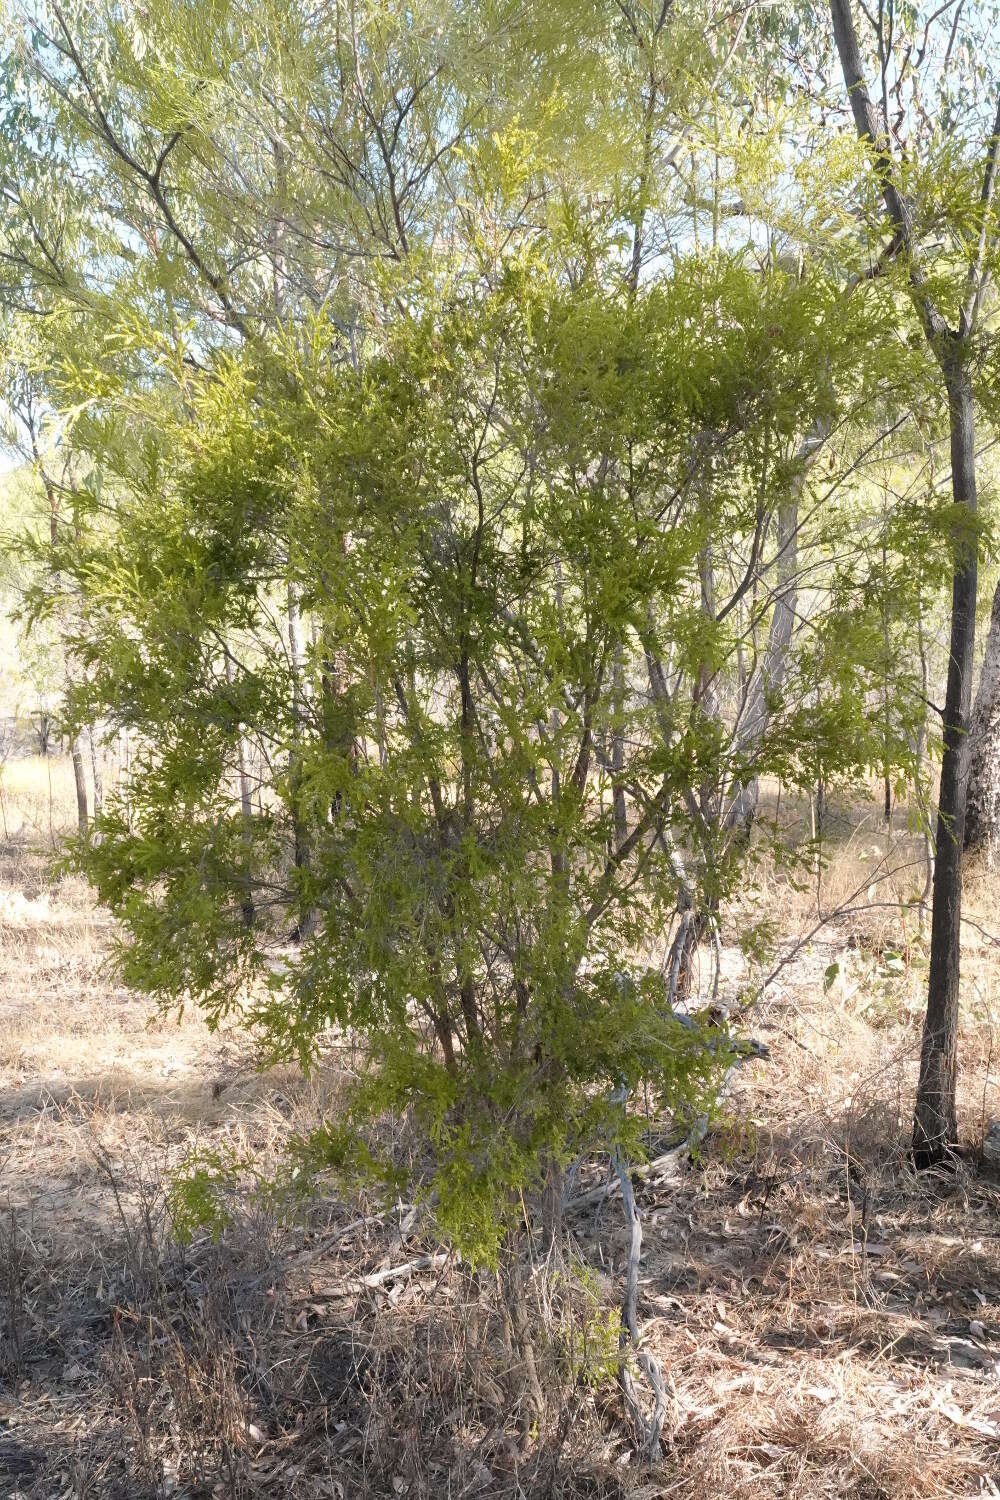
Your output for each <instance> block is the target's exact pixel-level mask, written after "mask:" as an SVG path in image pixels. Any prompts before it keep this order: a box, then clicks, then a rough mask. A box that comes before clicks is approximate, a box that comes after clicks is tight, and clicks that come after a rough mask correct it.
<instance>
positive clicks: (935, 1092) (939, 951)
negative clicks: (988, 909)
mask: <svg viewBox="0 0 1000 1500" xmlns="http://www.w3.org/2000/svg"><path fill="white" fill-rule="evenodd" d="M948 398H949V415H950V424H951V471H952V492H953V495H954V499H955V503H956V505H959V506H962V507H963V508H964V510H965V512H966V513H967V514H968V515H969V516H973V515H975V511H976V442H975V414H974V410H973V402H972V389H971V386H970V383H969V379H968V375H967V373H966V371H965V370H964V369H963V368H962V367H961V366H959V368H958V369H956V370H953V371H952V372H951V373H950V375H949V377H948ZM957 545H958V551H957V554H956V557H955V575H954V584H953V587H952V607H951V649H950V654H949V658H948V686H947V690H946V694H945V706H944V755H943V758H942V761H941V790H940V794H939V797H938V824H937V851H936V858H935V862H934V905H933V909H932V913H931V957H930V978H929V983H928V992H927V1015H926V1017H925V1020H924V1036H923V1045H922V1047H921V1052H920V1080H919V1083H918V1085H917V1100H916V1109H915V1114H914V1121H913V1159H914V1162H915V1163H916V1165H917V1166H918V1167H924V1166H929V1165H932V1164H933V1163H934V1162H938V1161H940V1160H941V1159H942V1158H943V1157H944V1156H945V1155H946V1154H947V1152H948V1151H949V1150H950V1148H951V1147H953V1146H954V1144H955V1142H956V1140H957V1138H958V1121H957V1116H956V1108H955V1089H956V1064H957V1054H958V1000H959V967H960V956H961V922H962V849H963V845H964V843H965V810H966V796H967V792H968V781H969V709H970V703H971V697H972V673H973V651H974V647H975V633H976V580H977V556H976V553H977V548H976V543H975V540H974V538H972V537H970V536H968V535H966V536H964V537H963V536H960V537H959V538H958V543H957Z"/></svg>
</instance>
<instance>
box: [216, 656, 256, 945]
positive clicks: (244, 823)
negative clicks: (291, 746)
mask: <svg viewBox="0 0 1000 1500" xmlns="http://www.w3.org/2000/svg"><path fill="white" fill-rule="evenodd" d="M223 650H224V651H225V655H226V682H227V683H228V684H229V686H230V687H232V686H233V682H234V680H235V673H234V671H233V658H232V656H231V654H230V652H229V648H228V647H223ZM236 753H237V765H238V774H239V783H240V823H241V835H242V839H243V848H244V850H245V855H246V861H247V884H246V890H245V892H244V895H243V900H242V902H241V903H240V911H241V912H242V915H243V921H244V924H245V925H246V926H247V927H252V926H253V919H254V905H253V893H252V889H251V886H250V870H251V860H252V854H253V794H252V790H251V786H250V775H249V772H248V770H247V753H246V742H245V741H244V739H243V734H242V731H240V732H239V733H238V735H237V751H236Z"/></svg>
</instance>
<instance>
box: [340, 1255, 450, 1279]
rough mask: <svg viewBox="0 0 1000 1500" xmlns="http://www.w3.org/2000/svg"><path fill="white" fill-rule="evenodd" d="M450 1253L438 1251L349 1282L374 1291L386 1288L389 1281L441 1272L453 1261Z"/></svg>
mask: <svg viewBox="0 0 1000 1500" xmlns="http://www.w3.org/2000/svg"><path fill="white" fill-rule="evenodd" d="M451 1258H452V1257H451V1255H450V1253H448V1252H446V1251H443V1250H442V1251H438V1253H437V1254H436V1255H417V1256H415V1257H414V1259H413V1260H408V1261H404V1262H403V1264H402V1265H400V1266H389V1267H387V1269H386V1270H384V1271H373V1272H372V1273H371V1275H370V1276H354V1277H349V1278H348V1280H350V1281H353V1282H355V1283H360V1284H361V1286H364V1287H368V1288H369V1289H373V1288H376V1287H380V1286H384V1285H385V1283H386V1282H387V1281H398V1280H400V1279H401V1278H402V1277H404V1276H412V1275H413V1274H414V1272H415V1271H431V1270H434V1271H439V1270H440V1269H441V1267H442V1266H446V1265H447V1264H448V1262H449V1260H451Z"/></svg>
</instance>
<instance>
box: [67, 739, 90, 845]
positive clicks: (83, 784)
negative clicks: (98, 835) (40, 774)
mask: <svg viewBox="0 0 1000 1500" xmlns="http://www.w3.org/2000/svg"><path fill="white" fill-rule="evenodd" d="M69 748H70V754H71V755H72V757H73V780H74V781H75V782H76V823H77V827H78V828H79V830H80V837H81V838H82V839H85V838H86V837H87V833H88V831H89V828H90V815H89V812H88V808H87V776H86V772H85V771H84V768H83V750H82V749H81V748H80V737H79V735H76V734H75V735H74V736H73V738H72V740H71V741H70V747H69Z"/></svg>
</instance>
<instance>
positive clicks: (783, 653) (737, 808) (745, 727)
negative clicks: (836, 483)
mask: <svg viewBox="0 0 1000 1500" xmlns="http://www.w3.org/2000/svg"><path fill="white" fill-rule="evenodd" d="M799 490H800V485H798V484H796V485H795V487H794V489H793V493H792V495H791V497H790V498H789V499H788V500H786V501H785V502H784V503H783V504H782V505H780V506H779V507H778V561H777V583H776V589H775V597H774V609H773V611H772V613H771V627H770V630H769V631H768V637H767V651H766V654H765V656H764V660H763V662H762V663H761V666H760V669H759V671H758V672H757V674H756V676H755V678H754V680H753V682H752V683H751V684H750V689H749V693H748V696H747V705H746V709H745V711H744V714H743V724H742V726H741V728H740V733H739V748H740V750H741V752H742V753H743V754H748V753H750V752H752V751H753V750H754V749H755V748H756V747H757V745H758V744H759V743H760V740H761V739H762V737H763V735H764V732H765V730H766V729H767V722H768V719H769V718H770V714H771V704H770V700H771V698H772V697H773V695H774V694H775V693H776V692H778V691H780V689H781V685H782V683H783V682H784V678H785V666H786V664H787V660H788V650H789V647H790V646H791V643H792V633H793V631H794V628H795V612H796V609H797V606H798V588H797V578H798V565H799V562H798V546H797V537H798V528H799ZM759 798H760V783H759V782H758V780H757V777H756V776H752V777H751V778H750V780H749V781H746V782H744V783H743V785H742V786H741V787H740V788H739V789H738V791H737V793H736V797H735V800H734V801H733V805H732V807H731V808H730V810H729V816H728V818H727V822H728V824H729V826H730V827H731V828H743V829H746V830H749V827H750V824H751V823H752V822H753V820H754V818H755V817H756V815H757V803H758V800H759Z"/></svg>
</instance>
